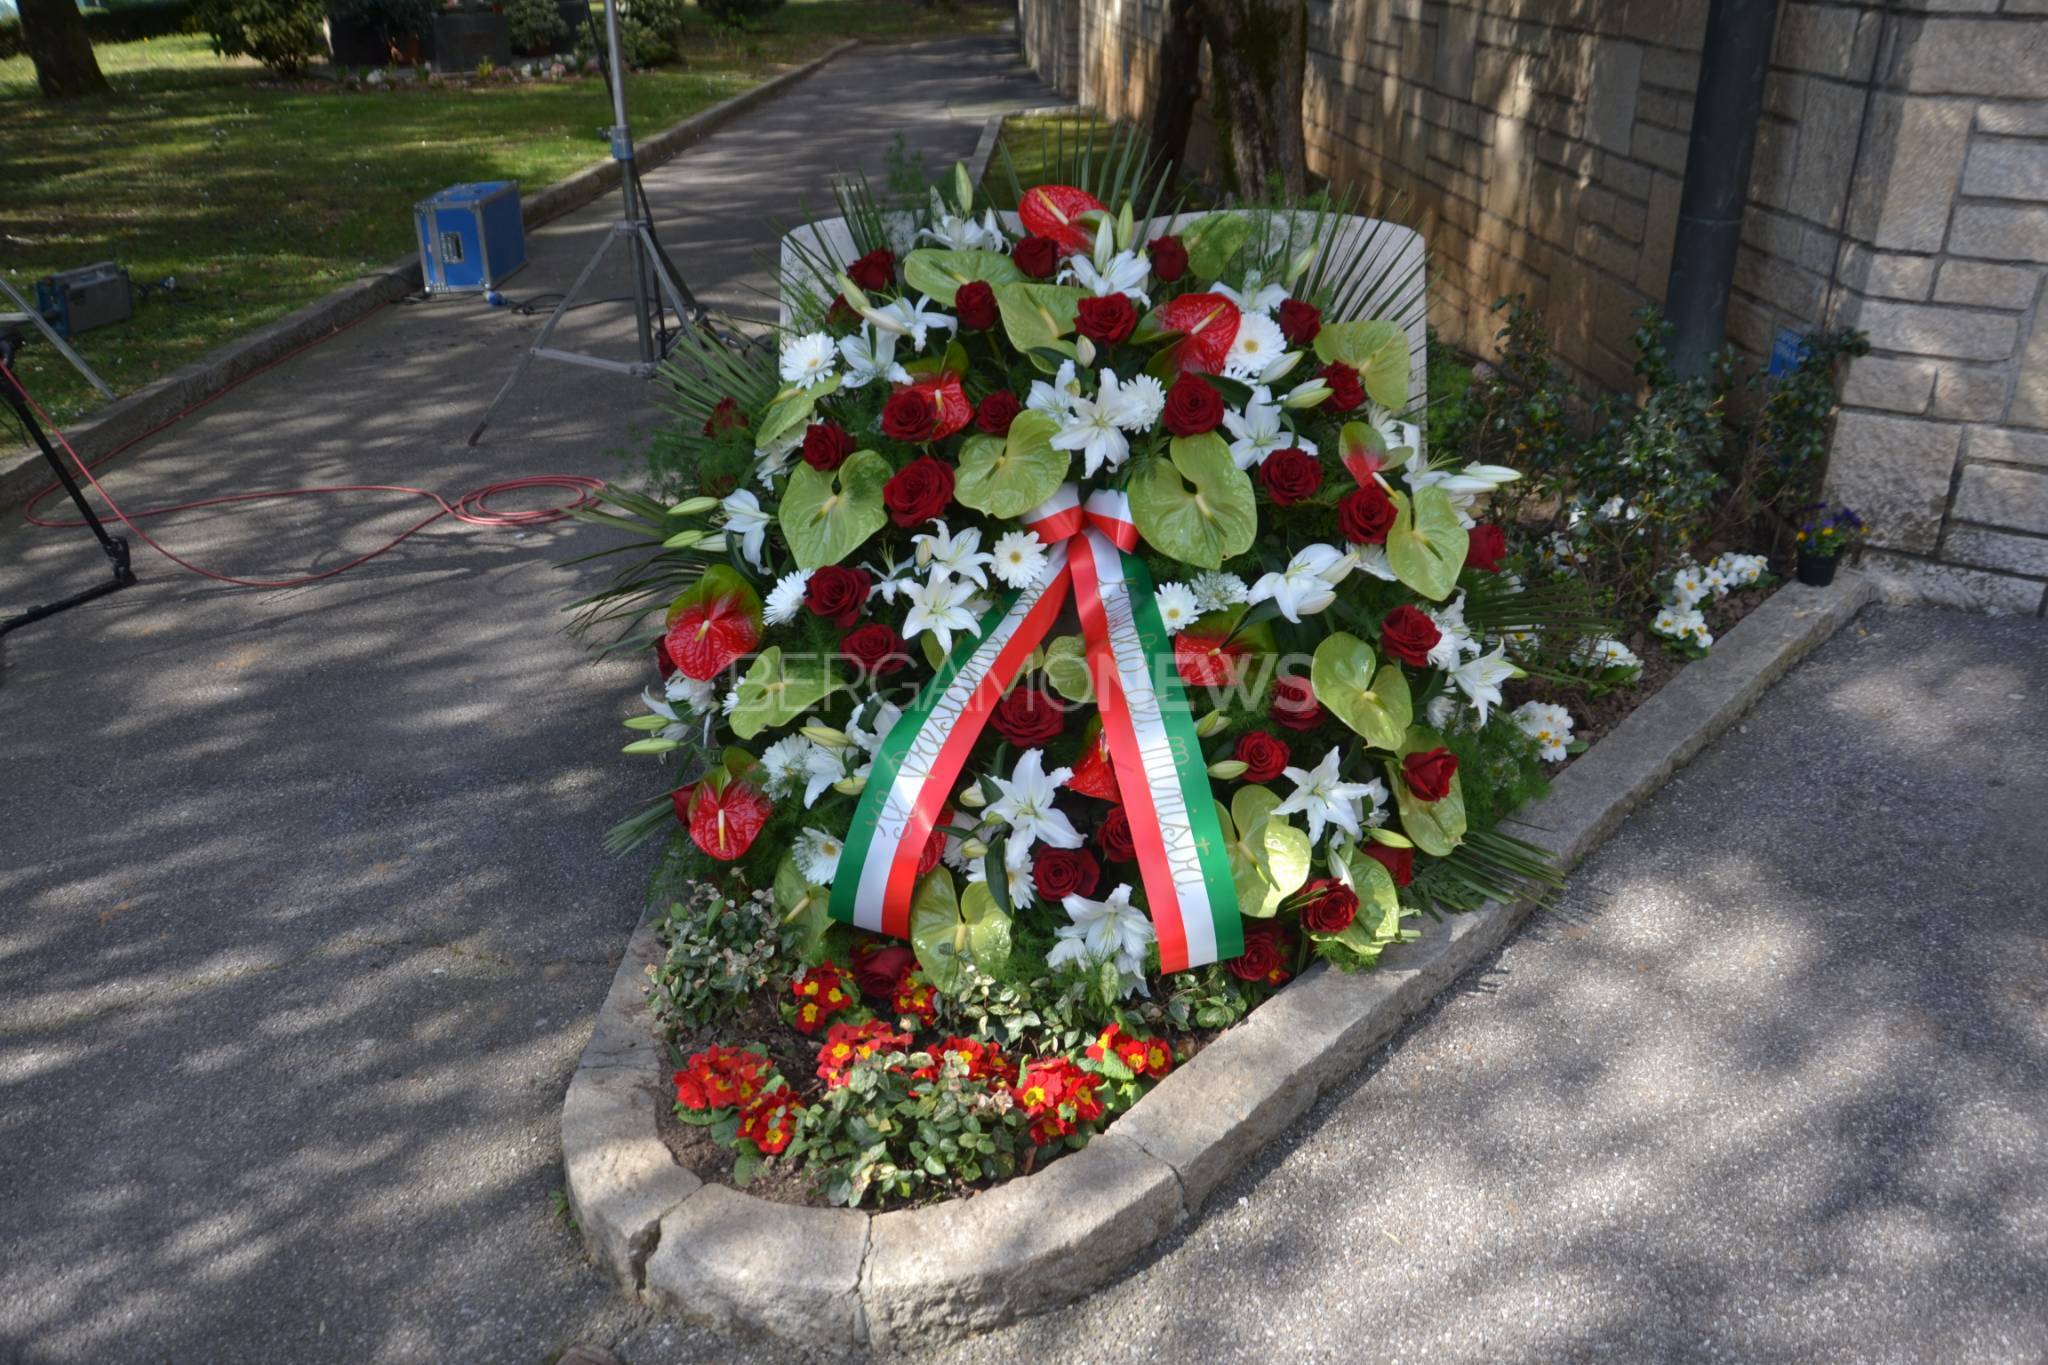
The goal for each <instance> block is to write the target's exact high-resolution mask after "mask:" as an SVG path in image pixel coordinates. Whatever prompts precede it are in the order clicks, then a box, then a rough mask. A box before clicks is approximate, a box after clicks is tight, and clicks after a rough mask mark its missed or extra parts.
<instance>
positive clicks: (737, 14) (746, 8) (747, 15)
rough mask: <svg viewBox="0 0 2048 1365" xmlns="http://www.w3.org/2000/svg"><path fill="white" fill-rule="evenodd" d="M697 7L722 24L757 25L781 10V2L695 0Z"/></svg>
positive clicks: (780, 0) (774, 0) (776, 0)
mask: <svg viewBox="0 0 2048 1365" xmlns="http://www.w3.org/2000/svg"><path fill="white" fill-rule="evenodd" d="M697 4H698V5H699V7H701V8H702V9H703V11H704V12H705V13H706V14H708V15H710V16H711V17H712V18H713V19H716V20H717V21H718V22H720V23H722V24H738V25H746V24H753V23H758V22H760V21H761V20H763V19H765V18H767V17H768V16H769V15H771V14H773V13H775V11H777V10H779V9H781V8H782V4H783V0H697Z"/></svg>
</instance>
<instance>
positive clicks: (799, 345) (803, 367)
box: [780, 332, 839, 389]
mask: <svg viewBox="0 0 2048 1365" xmlns="http://www.w3.org/2000/svg"><path fill="white" fill-rule="evenodd" d="M838 359H839V348H838V347H837V346H835V345H833V343H832V338H831V337H829V336H827V335H825V333H823V332H806V333H804V334H803V335H802V336H800V337H791V338H790V339H789V340H788V341H785V342H783V343H782V358H781V366H780V368H781V373H782V382H783V383H785V384H794V385H796V386H797V387H798V388H802V389H808V388H810V387H811V386H812V385H813V384H818V383H822V382H823V381H824V380H827V379H829V378H831V377H832V367H833V365H834V364H836V363H837V362H838Z"/></svg>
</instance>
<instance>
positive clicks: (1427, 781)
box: [1401, 749, 1458, 801]
mask: <svg viewBox="0 0 2048 1365" xmlns="http://www.w3.org/2000/svg"><path fill="white" fill-rule="evenodd" d="M1401 775H1402V776H1403V777H1405V778H1406V779H1408V790H1409V791H1412V792H1414V793H1415V797H1416V799H1417V800H1418V801H1441V800H1443V799H1444V798H1445V797H1446V796H1449V795H1450V794H1451V779H1452V778H1454V777H1456V776H1457V775H1458V756H1457V755H1456V754H1454V753H1452V752H1451V751H1450V750H1449V749H1431V750H1429V751H1428V752H1427V753H1420V754H1410V755H1408V757H1406V758H1404V759H1402V760H1401Z"/></svg>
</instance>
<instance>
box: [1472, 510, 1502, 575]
mask: <svg viewBox="0 0 2048 1365" xmlns="http://www.w3.org/2000/svg"><path fill="white" fill-rule="evenodd" d="M1507 552H1508V537H1507V532H1505V531H1503V530H1501V529H1500V527H1498V526H1495V525H1494V524H1493V523H1492V522H1490V521H1489V522H1484V523H1482V524H1480V525H1478V526H1475V527H1473V528H1472V534H1471V536H1470V537H1469V538H1468V539H1467V540H1466V541H1465V567H1466V568H1468V569H1477V570H1479V571H1480V572H1481V573H1499V572H1500V561H1501V556H1503V555H1505V554H1506V553H1507Z"/></svg>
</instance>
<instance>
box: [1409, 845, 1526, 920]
mask: <svg viewBox="0 0 2048 1365" xmlns="http://www.w3.org/2000/svg"><path fill="white" fill-rule="evenodd" d="M1563 888H1564V874H1563V873H1562V872H1559V871H1558V870H1557V866H1556V864H1555V862H1554V861H1553V860H1552V858H1551V855H1550V852H1549V850H1547V849H1544V848H1540V847H1538V846H1537V845H1535V844H1532V843H1529V842H1528V841H1526V840H1523V839H1517V838H1515V837H1514V836H1512V835H1508V834H1502V833H1501V832H1500V831H1499V830H1472V831H1470V832H1468V833H1467V834H1466V835H1465V839H1464V842H1463V843H1461V844H1459V845H1458V846H1457V847H1456V848H1454V849H1452V850H1451V851H1450V853H1449V854H1448V855H1447V856H1445V857H1442V858H1432V859H1430V860H1429V861H1428V863H1427V864H1425V865H1424V866H1423V868H1422V870H1421V871H1419V872H1417V873H1416V874H1415V880H1414V881H1413V882H1411V883H1409V887H1408V889H1409V891H1410V893H1412V894H1413V895H1414V897H1415V898H1416V900H1417V901H1418V902H1419V903H1420V904H1421V906H1422V909H1423V912H1424V913H1425V914H1427V915H1429V916H1431V917H1432V918H1437V919H1440V918H1442V917H1443V916H1444V915H1445V914H1463V913H1465V912H1467V911H1472V910H1477V909H1478V908H1479V907H1480V906H1482V905H1485V904H1486V903H1487V902H1488V901H1498V902H1500V903H1501V904H1503V905H1515V904H1519V903H1521V902H1524V901H1530V902H1534V903H1535V904H1537V905H1545V904H1548V903H1549V902H1550V901H1551V900H1552V899H1553V898H1554V897H1555V896H1556V895H1557V893H1558V892H1559V891H1561V890H1562V889H1563Z"/></svg>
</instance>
